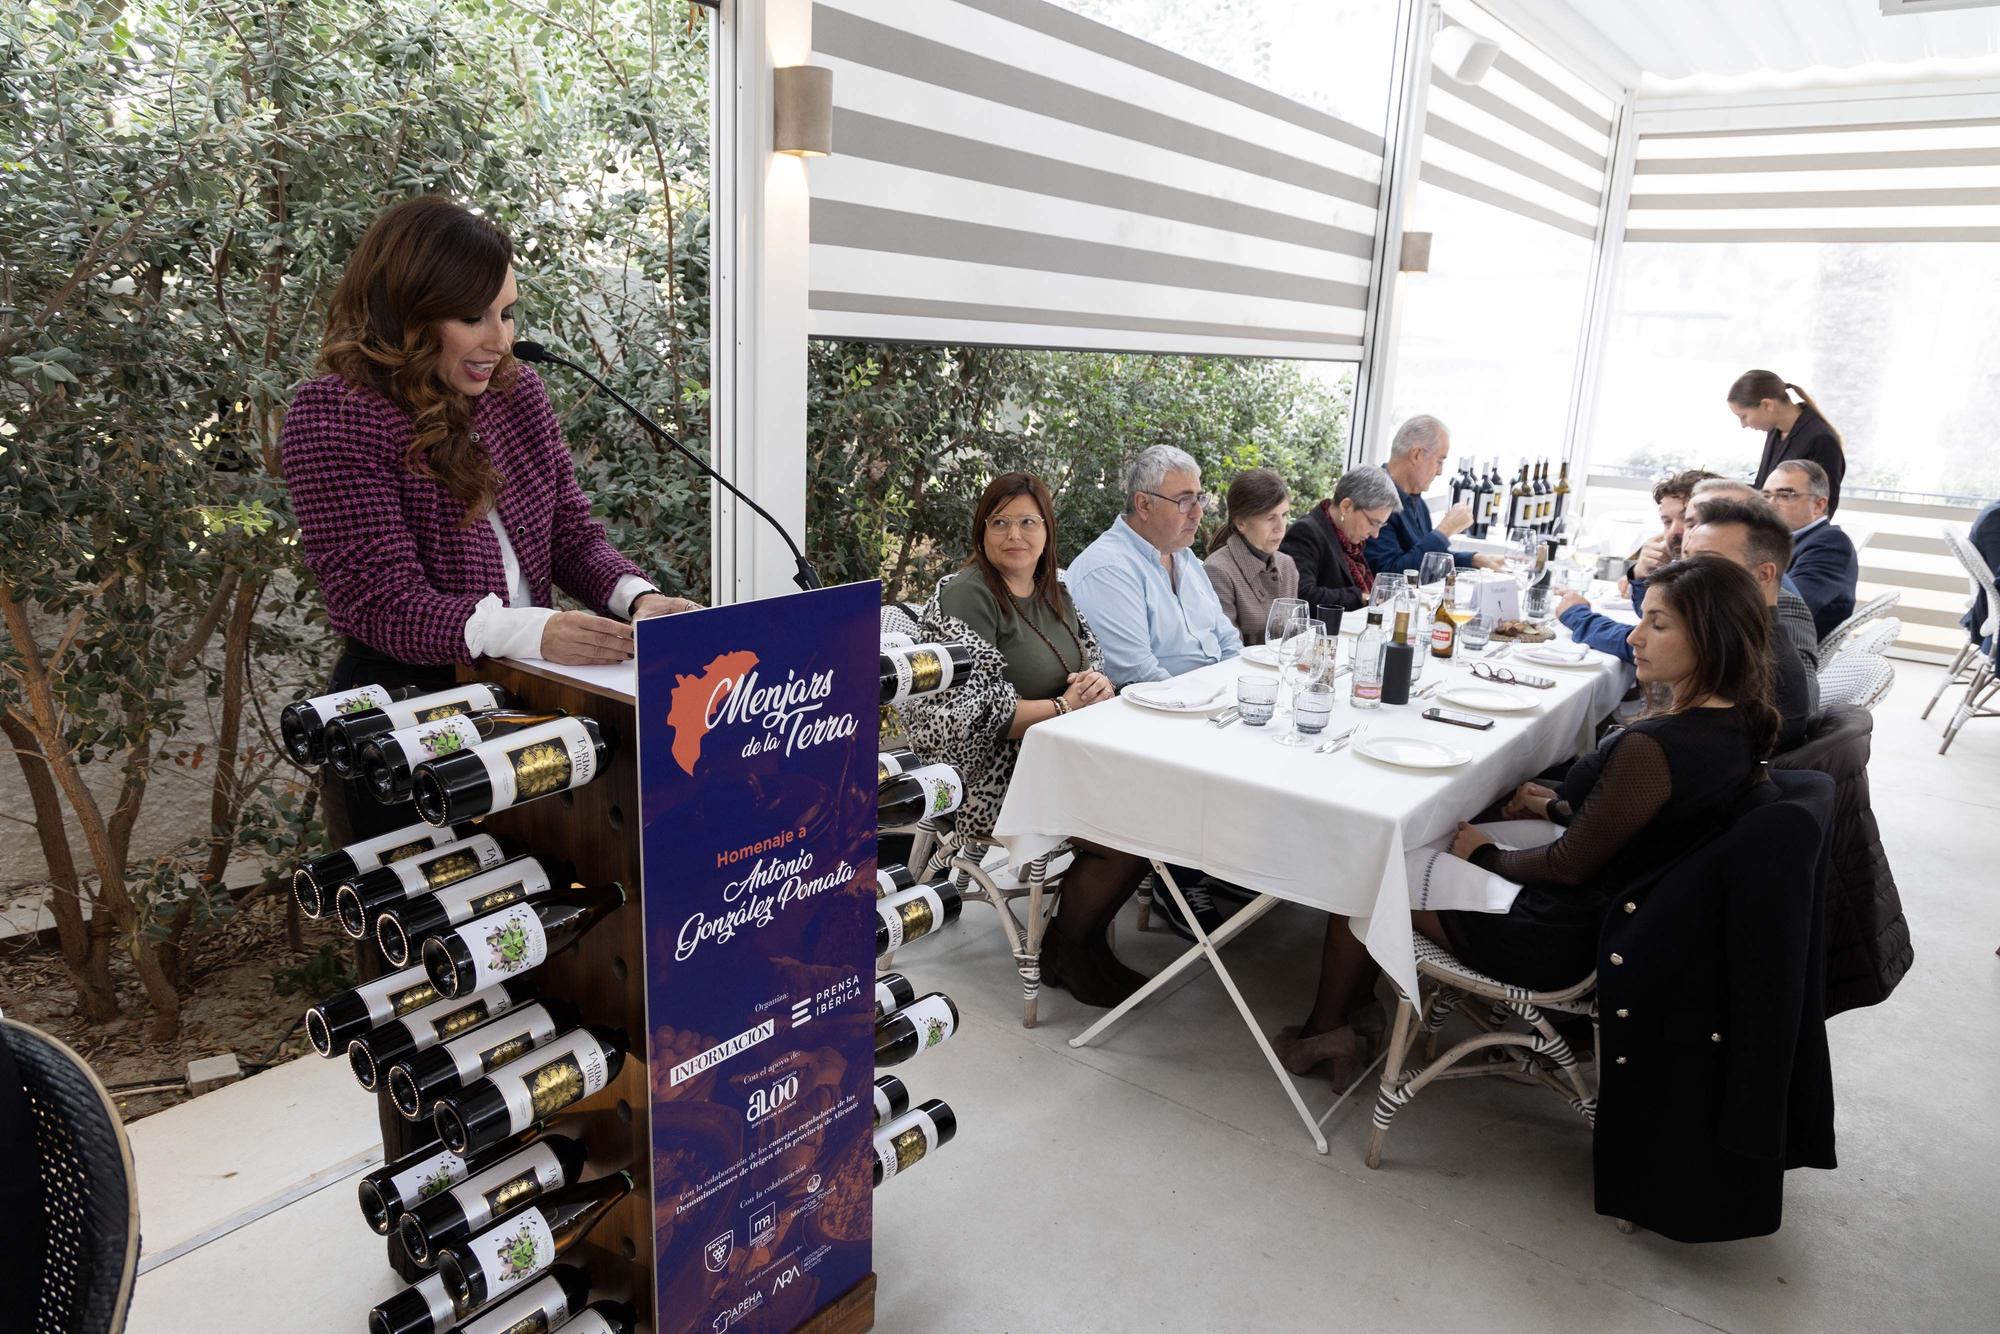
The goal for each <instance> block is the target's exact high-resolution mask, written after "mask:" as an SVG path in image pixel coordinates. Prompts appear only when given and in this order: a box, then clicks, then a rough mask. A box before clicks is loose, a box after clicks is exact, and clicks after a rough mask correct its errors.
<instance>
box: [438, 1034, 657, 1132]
mask: <svg viewBox="0 0 2000 1334" xmlns="http://www.w3.org/2000/svg"><path fill="white" fill-rule="evenodd" d="M626 1050H627V1044H626V1038H625V1035H624V1034H623V1033H619V1032H615V1031H613V1030H611V1029H607V1028H576V1029H571V1030H570V1031H569V1032H568V1033H565V1034H563V1035H562V1036H561V1037H559V1038H557V1039H556V1040H555V1041H553V1042H550V1043H548V1044H547V1045H546V1046H543V1047H541V1048H538V1049H537V1050H536V1052H535V1055H534V1056H533V1057H532V1058H531V1059H529V1060H525V1061H514V1062H512V1063H511V1064H508V1065H503V1066H501V1067H500V1068H499V1069H498V1070H495V1071H494V1072H493V1073H492V1074H490V1075H488V1076H487V1077H486V1078H484V1079H482V1080H480V1081H479V1082H478V1083H477V1084H473V1085H471V1086H469V1087H467V1088H466V1089H465V1090H464V1091H463V1092H461V1093H458V1094H456V1095H447V1096H445V1097H442V1098H439V1099H438V1104H437V1108H436V1110H435V1111H433V1112H432V1114H431V1117H432V1120H434V1121H435V1122H436V1123H437V1129H438V1138H439V1139H441V1140H443V1141H444V1143H445V1147H446V1148H448V1149H452V1150H455V1151H456V1152H458V1153H467V1152H471V1151H475V1150H478V1149H481V1148H484V1147H485V1146H486V1145H488V1144H493V1143H495V1142H497V1141H499V1140H503V1139H506V1138H507V1137H508V1136H509V1135H518V1134H520V1133H521V1132H522V1131H523V1130H526V1129H527V1128H528V1127H529V1126H531V1125H533V1124H534V1123H535V1122H537V1121H545V1120H547V1119H548V1118H549V1117H551V1116H554V1115H555V1114H556V1113H557V1112H560V1111H561V1110H563V1109H564V1108H565V1107H571V1106H574V1105H575V1104H577V1103H579V1102H582V1101H583V1100H584V1099H585V1098H588V1097H589V1096H590V1095H591V1094H593V1093H596V1092H597V1091H598V1090H600V1089H602V1088H603V1087H604V1086H605V1085H606V1084H609V1083H610V1082H611V1081H612V1080H614V1079H616V1078H617V1077H618V1071H619V1068H620V1067H621V1066H623V1065H624V1063H625V1052H626Z"/></svg>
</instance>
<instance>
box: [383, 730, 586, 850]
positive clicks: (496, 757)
mask: <svg viewBox="0 0 2000 1334" xmlns="http://www.w3.org/2000/svg"><path fill="white" fill-rule="evenodd" d="M609 754H610V747H609V746H608V745H606V744H605V741H604V734H603V733H602V732H600V731H598V728H597V724H596V722H595V721H593V720H591V719H589V718H558V719H556V720H555V721H554V722H552V723H541V724H538V725H536V726H534V727H526V728H523V729H521V730H520V731H518V732H515V733H513V734H512V735H509V736H499V737H494V738H493V739H492V740H491V741H482V742H480V743H479V744H478V745H476V746H474V747H472V748H471V749H470V750H461V751H459V752H458V753H456V754H454V755H440V756H438V757H437V758H436V759H434V760H425V761H424V762H423V763H422V764H419V765H418V766H417V767H416V768H415V769H414V770H413V771H412V772H411V774H410V786H411V790H412V791H413V792H415V794H416V798H417V814H418V815H421V816H422V817H423V818H424V819H426V820H428V821H430V822H431V823H432V824H450V823H452V822H453V821H456V820H476V819H478V818H479V817H480V816H482V815H491V814H492V813H493V812H494V811H504V810H506V809H508V808H509V807H512V806H518V805H520V804H521V803H522V802H524V801H533V800H534V799H535V798H536V797H547V796H552V795H554V794H555V793H557V792H567V791H569V790H570V789H571V788H578V787H582V786H583V785H584V784H585V783H588V782H589V781H590V780H591V779H593V778H595V777H597V775H598V773H599V772H600V771H601V770H602V769H603V768H604V762H605V759H606V758H607V756H608V755H609Z"/></svg>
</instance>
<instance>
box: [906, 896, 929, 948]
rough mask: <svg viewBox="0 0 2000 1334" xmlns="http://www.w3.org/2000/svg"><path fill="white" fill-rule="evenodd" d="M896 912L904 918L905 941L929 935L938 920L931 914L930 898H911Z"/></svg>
mask: <svg viewBox="0 0 2000 1334" xmlns="http://www.w3.org/2000/svg"><path fill="white" fill-rule="evenodd" d="M896 913H897V915H898V916H899V917H901V918H902V919H903V940H904V942H905V943H907V942H909V941H912V940H915V939H917V938H918V937H920V936H926V935H929V934H930V930H931V927H932V926H933V925H934V924H935V922H936V920H937V919H936V918H935V917H933V916H932V915H931V905H930V900H929V899H926V898H922V897H919V898H914V899H911V900H910V901H909V902H907V903H905V904H903V905H902V906H901V907H899V908H897V909H896Z"/></svg>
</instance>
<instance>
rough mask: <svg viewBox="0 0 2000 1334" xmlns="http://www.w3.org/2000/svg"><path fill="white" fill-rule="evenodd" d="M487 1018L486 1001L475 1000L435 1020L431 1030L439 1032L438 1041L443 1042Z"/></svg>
mask: <svg viewBox="0 0 2000 1334" xmlns="http://www.w3.org/2000/svg"><path fill="white" fill-rule="evenodd" d="M486 1019H487V1014H486V1002H485V1001H483V1000H482V1001H474V1002H472V1004H470V1005H463V1006H460V1007H459V1008H458V1009H456V1010H453V1011H452V1012H451V1013H450V1014H448V1015H446V1016H445V1017H444V1018H442V1019H439V1020H436V1021H435V1022H433V1023H432V1024H431V1030H432V1031H433V1032H435V1033H436V1034H437V1039H438V1041H439V1042H443V1041H444V1040H445V1039H447V1038H455V1037H457V1036H458V1035H459V1034H460V1033H463V1032H465V1030H467V1029H468V1028H474V1027H477V1026H478V1025H480V1024H483V1023H485V1022H486Z"/></svg>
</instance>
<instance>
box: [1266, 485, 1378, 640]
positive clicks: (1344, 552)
mask: <svg viewBox="0 0 2000 1334" xmlns="http://www.w3.org/2000/svg"><path fill="white" fill-rule="evenodd" d="M1401 505H1402V498H1401V497H1400V496H1399V495H1397V493H1396V483H1395V482H1394V481H1392V480H1391V479H1390V477H1389V474H1388V473H1386V472H1384V471H1383V470H1382V469H1381V468H1379V467H1377V466H1375V465H1373V464H1371V465H1369V466H1368V467H1365V468H1350V469H1348V471H1347V472H1345V473H1344V474H1342V475H1341V478H1340V482H1339V484H1338V485H1336V486H1335V487H1334V488H1333V495H1332V496H1331V497H1330V498H1328V499H1326V500H1322V501H1320V503H1319V504H1317V505H1315V506H1313V508H1312V512H1311V513H1309V514H1307V515H1306V516H1305V517H1304V518H1303V519H1300V520H1299V521H1298V522H1297V523H1294V524H1293V525H1292V526H1291V527H1290V528H1289V529H1287V530H1286V532H1285V540H1284V542H1283V543H1281V544H1280V546H1279V548H1278V549H1279V550H1280V551H1282V552H1284V553H1285V554H1286V555H1288V556H1290V557H1291V558H1292V563H1293V564H1295V565H1297V566H1298V569H1299V596H1300V597H1301V598H1304V599H1305V602H1306V605H1307V606H1309V607H1311V608H1312V609H1313V611H1314V614H1315V615H1321V614H1322V609H1324V610H1325V611H1328V612H1330V611H1333V610H1335V609H1336V608H1337V609H1339V610H1341V611H1351V610H1353V609H1354V608H1356V607H1363V606H1366V605H1367V604H1368V597H1369V594H1370V593H1371V592H1372V591H1373V590H1374V587H1375V575H1374V573H1373V572H1372V571H1370V570H1369V568H1368V562H1367V560H1366V559H1365V558H1364V557H1363V556H1362V554H1361V544H1362V543H1364V542H1366V541H1367V540H1368V539H1369V538H1371V537H1373V536H1375V534H1377V533H1379V532H1381V531H1382V525H1383V524H1385V523H1387V522H1388V521H1389V517H1390V516H1391V515H1392V514H1394V513H1395V512H1396V510H1397V509H1398V508H1399V507H1400V506H1401Z"/></svg>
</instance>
